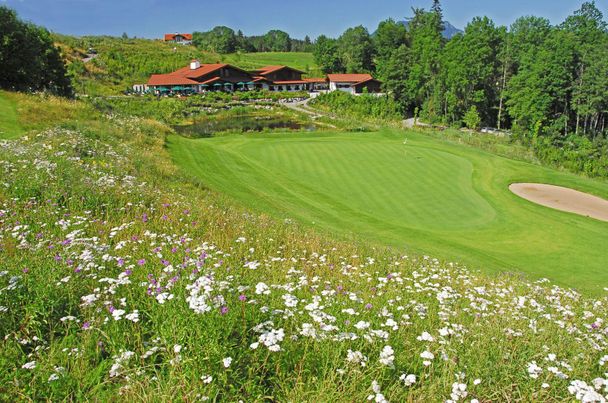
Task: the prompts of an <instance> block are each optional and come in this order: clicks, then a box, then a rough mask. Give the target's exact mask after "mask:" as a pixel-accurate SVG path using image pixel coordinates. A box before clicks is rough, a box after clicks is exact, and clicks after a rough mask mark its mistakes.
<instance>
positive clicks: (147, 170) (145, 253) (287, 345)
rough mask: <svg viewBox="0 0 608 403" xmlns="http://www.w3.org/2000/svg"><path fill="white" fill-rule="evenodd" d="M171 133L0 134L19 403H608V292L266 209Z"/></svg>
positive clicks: (0, 267) (3, 286)
mask: <svg viewBox="0 0 608 403" xmlns="http://www.w3.org/2000/svg"><path fill="white" fill-rule="evenodd" d="M34 104H35V102H34ZM50 104H51V103H49V105H50ZM50 107H51V106H49V108H50ZM55 112H57V111H55ZM39 113H47V112H45V111H44V110H42V111H39ZM48 113H50V112H48ZM57 113H59V112H57ZM171 132H172V131H171V129H170V128H168V127H167V126H165V125H163V124H161V123H158V122H156V121H153V120H146V119H143V118H126V117H116V116H110V115H108V116H98V115H96V114H90V116H89V117H88V118H87V119H84V118H82V117H80V118H78V119H77V120H74V119H67V120H63V121H61V123H60V124H57V125H49V126H48V127H44V128H37V129H36V130H33V131H29V132H27V133H25V134H23V135H22V136H21V137H20V138H18V139H13V140H3V141H0V337H1V341H0V400H4V401H14V400H25V401H29V400H36V401H38V400H122V399H124V400H126V401H132V400H151V401H207V400H209V401H358V402H363V401H375V402H386V401H394V402H399V401H448V402H465V401H466V402H489V401H563V400H580V401H585V402H592V401H605V400H606V399H608V374H607V372H608V322H607V320H608V318H607V316H608V315H607V310H606V308H607V305H608V299H606V297H601V298H591V297H588V296H586V295H581V294H579V293H577V292H575V291H572V290H569V289H565V288H561V287H558V286H555V285H552V284H551V283H550V282H548V281H547V280H540V281H534V282H532V281H528V280H526V279H525V278H523V277H520V276H513V275H502V276H500V275H494V276H489V275H487V274H481V273H478V272H472V271H469V270H467V268H465V267H463V266H461V265H459V264H457V263H451V262H445V261H439V260H437V259H434V258H433V257H429V256H413V255H412V256H408V255H404V254H402V253H398V252H396V251H395V250H394V249H380V248H377V247H373V246H370V245H366V244H362V243H356V242H344V241H340V240H332V239H330V238H329V237H328V236H325V235H319V234H316V233H314V232H311V230H308V229H304V228H301V227H299V226H298V225H297V224H294V223H293V222H291V221H289V220H287V221H279V220H276V219H273V218H270V217H267V216H264V215H259V214H255V213H253V212H251V211H248V210H245V209H243V208H242V207H240V206H239V205H236V204H234V203H233V202H232V201H231V200H229V199H227V198H226V197H224V196H222V195H220V194H217V193H214V192H212V191H209V190H208V189H206V188H205V185H204V183H201V182H198V181H196V180H194V179H192V178H190V177H188V176H186V175H185V174H183V173H182V172H181V171H180V170H179V169H177V168H176V166H175V165H174V162H173V161H172V160H171V158H170V156H169V154H168V152H167V150H166V149H165V137H166V136H167V135H168V134H170V133H171Z"/></svg>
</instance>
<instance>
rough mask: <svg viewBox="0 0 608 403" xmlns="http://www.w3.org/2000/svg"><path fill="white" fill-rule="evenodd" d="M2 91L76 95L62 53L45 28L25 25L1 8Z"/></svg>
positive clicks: (0, 67) (0, 65)
mask: <svg viewBox="0 0 608 403" xmlns="http://www.w3.org/2000/svg"><path fill="white" fill-rule="evenodd" d="M0 88H2V89H6V90H12V91H49V92H51V93H53V94H56V95H62V96H71V95H72V94H73V91H72V86H71V82H70V78H69V77H68V75H67V71H66V67H65V64H64V63H63V60H62V58H61V54H60V52H59V49H57V47H56V46H55V45H54V43H53V40H52V38H51V34H50V33H49V31H47V30H46V29H45V28H42V27H39V26H37V25H34V24H31V23H26V22H23V21H21V20H20V19H19V18H18V17H17V14H16V13H15V12H14V11H13V10H12V9H10V8H8V7H5V6H0Z"/></svg>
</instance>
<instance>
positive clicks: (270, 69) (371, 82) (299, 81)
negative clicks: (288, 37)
mask: <svg viewBox="0 0 608 403" xmlns="http://www.w3.org/2000/svg"><path fill="white" fill-rule="evenodd" d="M303 75H304V72H303V71H300V70H297V69H294V68H292V67H289V66H266V67H263V68H261V69H257V70H253V71H246V70H243V69H241V68H238V67H235V66H232V65H230V64H225V63H216V64H201V63H200V62H199V61H198V60H193V61H192V62H191V63H190V65H189V66H186V67H183V68H181V69H179V70H176V71H174V72H172V73H168V74H153V75H152V76H151V77H150V79H149V80H148V83H147V84H146V85H145V86H143V88H144V89H145V90H147V91H149V92H152V93H154V94H158V95H162V94H188V93H203V92H207V91H224V92H234V91H250V90H267V91H309V92H321V91H337V90H339V91H345V92H349V93H352V94H361V93H363V92H369V93H379V92H380V86H381V84H382V83H381V82H380V81H378V80H376V79H374V78H373V77H372V76H371V75H369V74H329V75H328V76H327V77H324V78H303V77H302V76H303ZM139 87H140V88H141V86H139Z"/></svg>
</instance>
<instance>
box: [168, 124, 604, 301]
mask: <svg viewBox="0 0 608 403" xmlns="http://www.w3.org/2000/svg"><path fill="white" fill-rule="evenodd" d="M168 146H169V149H170V151H171V153H172V155H173V158H174V160H175V161H176V163H178V165H180V166H181V167H182V168H183V170H184V171H185V172H188V173H190V174H191V175H193V176H195V177H197V178H198V179H200V180H201V181H202V182H203V183H204V184H206V185H207V186H208V187H210V188H212V189H214V190H217V191H221V192H224V193H226V194H228V195H230V196H232V197H233V198H235V199H237V200H239V201H240V202H242V203H243V204H245V205H247V206H249V207H252V208H254V209H257V210H260V211H264V212H268V213H271V214H273V215H275V216H277V217H280V218H293V219H296V220H298V221H300V222H302V223H304V224H307V225H314V226H315V227H318V228H320V229H323V230H328V231H331V232H332V233H335V234H339V235H348V236H353V235H354V236H356V237H358V238H362V239H364V240H367V241H372V242H374V243H378V244H382V245H388V246H394V247H397V248H400V249H401V250H405V251H412V252H416V253H421V254H426V255H430V256H432V257H437V258H442V259H447V260H451V261H456V262H461V263H464V264H467V265H468V266H469V267H471V268H477V269H481V270H485V271H494V272H496V271H507V272H523V273H527V274H529V275H530V277H531V278H532V279H536V278H542V277H546V278H549V279H551V280H553V281H555V282H556V283H558V284H560V285H564V286H571V287H575V288H578V289H580V290H583V291H586V292H589V293H594V294H596V293H599V292H601V291H602V288H603V287H604V286H608V223H606V222H601V221H597V220H594V219H591V218H587V217H582V216H578V215H575V214H570V213H565V212H561V211H557V210H553V209H550V208H547V207H543V206H540V205H537V204H534V203H531V202H529V201H526V200H524V199H521V198H519V197H518V196H516V195H514V194H512V193H511V192H510V191H509V188H508V187H509V184H511V183H514V182H534V183H548V184H555V185H561V186H566V187H571V188H574V189H578V190H581V191H585V192H588V193H592V194H595V195H597V196H600V197H604V198H608V184H606V183H602V182H598V181H592V180H588V179H584V178H581V177H578V176H575V175H570V174H566V173H562V172H558V171H555V170H550V169H546V168H542V167H539V166H536V165H532V164H529V163H525V162H521V161H514V160H510V159H506V158H502V157H498V156H496V155H493V154H489V153H486V152H483V151H480V150H478V149H475V148H472V147H467V146H461V145H457V144H453V143H448V142H444V141H441V140H437V139H434V138H430V137H427V136H424V135H422V134H418V133H414V132H404V131H399V130H389V129H386V130H383V131H381V132H375V133H364V134H360V133H357V134H351V133H329V134H328V133H325V134H307V133H297V134H294V133H290V134H265V135H255V136H254V135H252V136H240V135H235V136H228V137H219V138H211V139H197V140H192V139H186V138H183V137H178V136H172V137H170V138H169V140H168Z"/></svg>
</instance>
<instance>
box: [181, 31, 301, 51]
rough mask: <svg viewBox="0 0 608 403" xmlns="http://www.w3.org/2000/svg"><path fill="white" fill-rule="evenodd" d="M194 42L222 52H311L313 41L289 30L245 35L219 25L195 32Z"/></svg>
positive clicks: (207, 48)
mask: <svg viewBox="0 0 608 403" xmlns="http://www.w3.org/2000/svg"><path fill="white" fill-rule="evenodd" d="M192 42H193V44H194V45H195V46H196V47H197V48H199V49H201V50H206V51H210V52H216V53H221V54H226V53H234V52H310V51H311V50H312V41H311V40H310V37H309V36H306V37H305V38H304V40H300V39H294V38H291V37H290V36H289V34H288V33H287V32H284V31H281V30H278V29H273V30H270V31H268V32H267V33H266V34H264V35H257V36H245V35H244V34H243V31H241V30H238V31H237V32H235V31H234V30H233V29H232V28H229V27H226V26H217V27H215V28H213V29H212V30H210V31H206V32H194V33H193V34H192Z"/></svg>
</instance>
